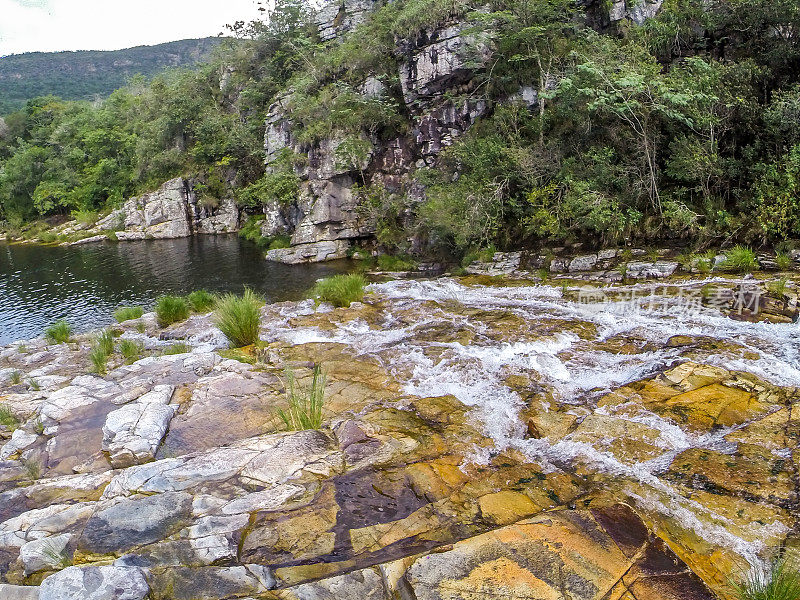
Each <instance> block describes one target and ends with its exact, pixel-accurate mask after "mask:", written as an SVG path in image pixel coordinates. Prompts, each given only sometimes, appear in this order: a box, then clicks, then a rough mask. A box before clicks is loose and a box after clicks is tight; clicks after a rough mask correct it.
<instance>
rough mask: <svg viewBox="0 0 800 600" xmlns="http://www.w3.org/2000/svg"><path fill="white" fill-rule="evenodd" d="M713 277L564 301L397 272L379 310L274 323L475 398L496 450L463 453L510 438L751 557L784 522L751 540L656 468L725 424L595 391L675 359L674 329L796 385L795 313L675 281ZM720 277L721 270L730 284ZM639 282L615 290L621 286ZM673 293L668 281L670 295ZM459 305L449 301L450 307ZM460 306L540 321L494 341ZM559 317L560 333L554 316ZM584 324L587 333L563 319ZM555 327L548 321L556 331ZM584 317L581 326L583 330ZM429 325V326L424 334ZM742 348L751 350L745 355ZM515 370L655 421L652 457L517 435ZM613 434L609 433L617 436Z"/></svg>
mask: <svg viewBox="0 0 800 600" xmlns="http://www.w3.org/2000/svg"><path fill="white" fill-rule="evenodd" d="M715 282H717V280H715V279H707V280H704V281H700V282H697V281H693V282H687V283H686V284H669V285H662V286H660V287H659V290H658V291H660V292H661V293H659V294H656V291H655V290H654V291H653V293H652V294H651V295H650V296H647V297H639V298H631V299H627V300H618V301H604V302H601V303H591V302H580V301H576V300H574V299H568V297H567V295H569V294H572V293H573V292H575V291H576V290H574V289H571V290H565V289H561V288H555V287H550V286H546V285H538V286H525V287H482V286H467V285H463V284H461V283H459V282H457V281H455V280H451V279H440V280H434V281H393V282H389V283H383V284H374V285H372V286H371V290H372V291H373V292H375V293H376V294H377V296H378V297H379V298H380V299H382V300H384V301H385V302H386V303H387V304H388V308H386V309H385V311H384V313H383V321H382V322H381V323H378V324H374V323H373V324H372V325H370V324H368V323H367V322H365V321H363V320H356V321H350V322H346V323H343V324H340V325H339V326H338V328H337V329H335V330H333V331H322V330H318V329H314V328H300V329H286V328H279V329H276V330H275V334H276V335H277V336H278V337H281V338H283V339H285V340H286V341H289V342H292V343H294V344H299V343H309V342H333V343H342V344H347V345H348V346H350V347H351V348H352V350H353V351H354V352H356V353H357V354H369V355H372V356H375V357H378V359H379V360H381V361H383V364H384V365H385V366H386V367H387V369H388V370H389V371H390V372H392V374H393V375H394V376H395V378H396V379H397V380H398V381H400V382H401V383H402V384H403V385H404V390H405V392H406V393H408V394H411V395H415V396H420V397H437V396H443V395H452V396H455V397H456V398H457V399H458V400H459V401H460V402H462V403H463V404H464V405H466V406H468V407H471V409H472V414H473V416H474V418H475V419H477V420H478V421H479V422H480V424H481V426H482V428H483V430H484V432H485V434H486V435H487V436H489V437H490V438H491V439H492V440H493V441H494V445H495V447H494V448H493V449H486V448H482V449H476V450H475V453H474V455H473V456H472V457H471V459H472V460H474V461H475V462H478V463H486V462H487V461H488V460H489V459H490V457H491V454H492V453H496V452H500V451H503V450H506V449H514V450H516V451H519V452H522V453H524V455H526V456H527V457H528V458H529V459H530V460H531V461H532V462H536V463H538V464H540V465H541V466H542V468H543V469H546V470H551V471H553V470H559V469H570V468H574V467H575V466H576V465H582V466H583V467H588V468H591V469H593V470H595V471H597V472H602V473H604V474H606V475H609V476H612V477H614V478H615V479H618V480H619V481H621V482H632V483H635V485H631V486H628V487H627V489H626V490H625V491H626V493H627V495H628V497H630V498H632V499H633V500H635V501H636V502H637V504H638V505H639V506H640V507H641V508H642V509H644V510H649V511H657V512H659V513H660V514H662V515H666V516H668V517H670V518H672V519H676V520H677V521H679V522H680V523H681V524H682V526H683V527H685V528H686V529H688V530H692V531H695V532H697V533H699V534H700V535H701V536H702V537H703V538H704V539H706V540H709V541H711V542H713V543H715V544H718V545H721V546H724V547H726V548H727V549H729V550H731V551H733V552H736V553H737V554H739V555H740V556H742V557H744V558H745V559H747V560H748V561H749V562H750V563H751V564H753V565H756V564H758V563H759V553H760V552H761V551H762V549H763V546H764V540H765V539H767V538H768V537H769V536H772V535H779V534H781V533H783V532H785V530H786V526H785V525H783V524H782V523H780V522H777V521H776V522H773V523H766V524H763V525H756V524H754V525H753V526H752V528H751V529H750V531H749V535H748V536H747V538H745V537H744V536H740V535H736V534H734V533H732V532H731V530H730V528H729V527H727V526H728V525H729V520H728V519H727V518H726V517H725V516H723V515H721V514H718V513H716V512H715V511H714V510H712V509H710V508H709V507H707V506H705V505H703V504H701V503H700V502H697V501H695V500H692V499H690V498H687V497H685V496H684V495H682V494H681V493H680V491H679V490H678V489H676V488H675V487H673V486H672V485H671V484H670V483H668V482H666V481H665V480H664V479H662V478H660V477H659V474H660V473H663V471H664V470H665V469H666V468H667V467H668V466H669V465H670V463H672V461H673V459H674V458H675V457H676V456H677V455H678V454H679V453H681V452H683V451H686V450H689V449H710V450H715V451H718V452H722V453H730V452H733V451H734V450H735V447H736V445H735V444H731V442H729V441H727V440H726V439H725V436H726V435H728V434H729V433H731V428H722V429H718V430H715V431H713V432H711V433H706V434H693V433H691V432H688V431H685V430H683V429H682V428H681V427H679V426H678V425H676V424H675V423H673V422H671V421H670V420H669V419H666V418H664V417H662V416H659V415H657V414H655V413H653V412H650V411H648V410H646V409H645V408H643V407H642V406H637V407H636V408H635V409H633V408H631V407H626V406H617V407H607V406H601V407H598V406H597V402H596V400H597V399H598V398H599V397H601V396H602V395H603V394H606V393H608V392H610V391H611V390H613V389H615V388H618V387H619V386H622V385H625V384H627V383H630V382H633V381H637V380H640V379H643V378H646V377H649V376H651V375H654V374H656V373H658V372H660V371H663V370H664V369H665V368H667V367H669V366H670V365H672V364H674V363H676V362H678V361H680V360H681V358H680V351H679V350H678V349H676V348H673V347H669V346H668V345H667V344H666V342H667V340H668V339H669V338H671V337H672V336H676V335H684V336H693V337H698V336H707V337H710V338H714V339H717V340H720V341H723V342H726V343H733V344H735V345H736V347H737V348H739V349H740V350H741V351H740V352H739V353H738V354H737V353H734V352H726V351H719V352H710V353H708V355H707V356H705V357H704V359H703V362H704V363H706V364H710V365H716V366H720V367H724V368H726V369H728V370H743V371H748V372H750V373H753V374H755V375H757V376H758V377H760V378H762V379H764V380H766V381H768V382H771V383H773V384H775V385H779V386H800V329H798V327H797V325H795V324H785V325H783V324H778V325H776V324H761V323H755V324H754V323H747V322H742V321H735V320H732V319H730V318H727V317H725V316H723V315H721V314H720V313H719V312H718V311H716V310H714V309H709V308H703V307H702V306H699V305H696V306H694V305H693V306H691V307H689V308H691V310H689V309H687V305H686V296H685V295H684V294H683V293H682V292H683V291H684V288H688V287H689V286H691V288H692V289H696V288H697V286H701V285H708V284H713V283H715ZM728 283H730V281H728ZM626 290H635V288H624V287H618V288H614V290H613V291H614V293H615V294H616V295H617V297H618V296H619V295H620V294H623V295H624V293H625V292H626ZM675 292H678V293H677V294H676V293H675ZM453 306H457V307H458V309H457V310H455V309H452V307H453ZM465 309H469V310H473V311H482V314H486V313H487V312H488V313H491V312H495V313H502V314H510V315H513V316H514V317H515V318H517V319H521V320H522V322H524V323H526V324H528V325H529V326H530V329H531V331H533V332H536V331H537V326H538V325H541V330H542V333H541V335H537V336H536V339H532V340H531V339H524V340H497V339H496V337H497V336H494V337H493V336H492V334H491V327H490V326H488V325H487V324H486V323H485V322H483V320H482V319H481V316H480V315H479V316H478V317H475V318H473V317H471V316H470V315H469V314H466V315H465V314H463V313H464V311H465ZM554 320H555V321H557V322H560V323H561V324H562V326H561V329H560V330H558V329H559V328H558V324H556V325H555V326H554V324H553V321H554ZM575 323H580V324H589V325H591V326H592V327H593V328H594V332H593V333H591V334H590V335H589V334H586V333H585V332H584V333H582V332H581V331H578V330H576V329H574V328H571V327H570V324H575ZM554 328H555V329H556V330H555V331H554ZM585 329H586V328H584V330H585ZM429 331H433V332H434V333H433V334H432V335H428V334H426V332H429ZM437 331H438V332H440V331H449V332H455V331H464V332H466V333H468V335H469V337H470V339H471V342H470V343H466V344H465V343H462V342H461V341H458V340H453V339H448V336H447V335H438V334H437V333H436V332H437ZM618 336H627V337H630V338H635V339H638V340H642V341H643V342H647V343H649V345H650V346H651V347H652V348H650V349H647V350H646V351H639V352H635V353H620V352H614V351H612V350H610V349H608V348H607V347H604V343H605V342H607V341H609V340H611V339H612V338H615V337H618ZM744 355H746V356H749V358H745V357H743V356H744ZM513 373H528V374H532V375H533V376H534V377H536V378H537V382H538V384H539V385H540V386H541V387H542V388H543V389H546V390H547V391H548V393H549V398H551V400H541V402H542V404H543V406H542V408H543V410H545V411H546V410H548V402H551V401H552V402H557V403H559V404H561V405H568V406H574V407H575V408H576V409H579V410H581V411H582V412H581V415H582V417H586V416H587V415H596V416H600V417H613V418H614V419H618V420H622V421H626V422H630V423H636V424H640V425H644V426H646V427H648V428H650V429H651V430H654V431H656V432H658V437H657V439H655V440H654V441H653V445H654V447H656V448H657V449H658V451H659V454H658V456H655V457H653V458H652V459H650V460H647V461H644V462H633V463H631V462H626V461H623V460H621V459H620V458H618V457H617V456H615V455H614V454H613V453H612V452H610V451H608V449H607V448H604V447H599V445H598V444H593V443H589V442H587V441H585V440H578V439H573V438H572V436H570V435H566V436H564V437H562V438H561V439H557V440H553V439H550V438H549V437H548V436H547V432H546V431H545V432H543V434H544V435H543V437H541V439H533V438H530V437H527V436H526V435H525V434H526V427H525V424H524V423H523V421H522V419H521V418H520V411H521V410H522V409H523V408H524V406H525V401H524V400H523V398H522V397H520V395H519V394H518V393H517V392H515V391H514V390H513V389H511V388H510V387H509V386H508V385H507V384H506V382H505V379H506V377H507V376H508V375H509V374H513ZM613 441H614V440H606V442H610V443H613Z"/></svg>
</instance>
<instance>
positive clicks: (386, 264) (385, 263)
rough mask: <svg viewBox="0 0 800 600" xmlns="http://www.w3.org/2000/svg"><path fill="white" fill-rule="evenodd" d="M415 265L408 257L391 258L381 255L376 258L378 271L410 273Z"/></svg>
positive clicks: (390, 256)
mask: <svg viewBox="0 0 800 600" xmlns="http://www.w3.org/2000/svg"><path fill="white" fill-rule="evenodd" d="M416 267H417V263H416V262H415V261H414V260H413V259H412V258H410V257H408V256H392V255H389V254H381V255H380V256H379V257H378V269H380V270H381V271H411V270H412V269H415V268H416Z"/></svg>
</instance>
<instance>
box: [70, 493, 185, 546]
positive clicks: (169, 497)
mask: <svg viewBox="0 0 800 600" xmlns="http://www.w3.org/2000/svg"><path fill="white" fill-rule="evenodd" d="M191 508H192V497H191V496H190V495H189V494H185V493H169V492H168V493H164V494H158V495H155V496H146V497H144V498H130V499H122V500H120V501H118V502H116V503H115V504H113V505H111V506H108V507H107V508H102V509H100V510H98V511H97V512H96V513H95V514H94V515H92V517H91V518H90V519H89V521H88V522H87V523H86V527H85V528H84V530H83V533H82V534H81V537H80V539H79V540H78V550H79V551H80V552H83V553H88V554H99V555H103V554H121V553H123V552H126V551H128V550H130V549H132V548H135V547H137V546H142V545H145V544H149V543H152V542H155V541H158V540H161V539H164V538H166V537H168V536H169V535H170V534H171V533H173V532H175V531H177V530H178V529H180V528H181V526H182V525H183V524H184V522H185V521H186V520H187V519H188V517H189V515H190V514H191Z"/></svg>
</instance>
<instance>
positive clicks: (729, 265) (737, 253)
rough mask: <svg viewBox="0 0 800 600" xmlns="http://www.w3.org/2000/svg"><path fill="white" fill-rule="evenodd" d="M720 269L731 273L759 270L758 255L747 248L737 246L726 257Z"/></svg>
mask: <svg viewBox="0 0 800 600" xmlns="http://www.w3.org/2000/svg"><path fill="white" fill-rule="evenodd" d="M720 268H721V269H722V270H723V271H729V272H731V273H749V272H752V271H757V270H758V268H759V265H758V259H757V258H756V253H755V252H753V250H752V249H750V248H748V247H747V246H735V247H733V248H731V249H730V250H729V251H728V252H727V253H726V255H725V260H724V261H722V264H721V265H720Z"/></svg>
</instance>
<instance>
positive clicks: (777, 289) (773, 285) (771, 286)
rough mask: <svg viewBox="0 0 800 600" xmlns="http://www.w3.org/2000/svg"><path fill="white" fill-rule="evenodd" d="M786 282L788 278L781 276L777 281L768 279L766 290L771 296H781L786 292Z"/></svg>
mask: <svg viewBox="0 0 800 600" xmlns="http://www.w3.org/2000/svg"><path fill="white" fill-rule="evenodd" d="M788 283H789V280H788V279H787V278H786V277H781V278H780V279H778V280H777V281H770V282H769V283H767V291H768V292H769V293H770V294H772V295H773V296H777V297H778V298H783V295H784V294H785V293H786V286H787V284H788Z"/></svg>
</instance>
